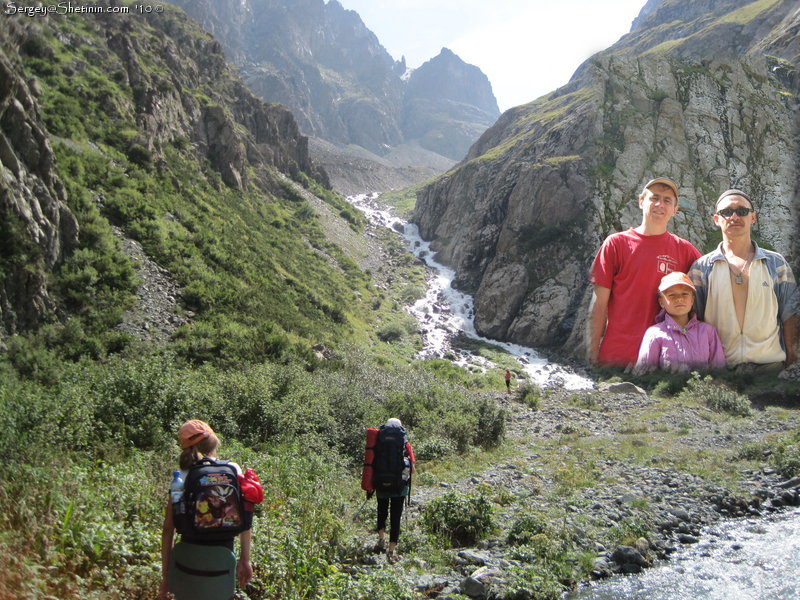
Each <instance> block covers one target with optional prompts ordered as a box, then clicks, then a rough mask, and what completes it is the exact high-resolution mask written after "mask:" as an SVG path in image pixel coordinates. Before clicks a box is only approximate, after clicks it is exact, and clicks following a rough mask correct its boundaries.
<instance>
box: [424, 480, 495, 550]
mask: <svg viewBox="0 0 800 600" xmlns="http://www.w3.org/2000/svg"><path fill="white" fill-rule="evenodd" d="M421 523H422V526H423V528H424V529H425V530H426V531H427V532H428V533H430V534H432V535H435V536H437V537H439V538H441V539H442V540H444V541H445V542H446V543H447V544H449V545H450V546H453V547H458V546H469V545H472V544H474V543H475V542H476V541H478V540H479V539H481V538H482V537H483V536H484V535H486V534H487V533H489V531H491V530H492V528H493V527H494V518H493V514H492V504H491V502H489V500H487V499H486V498H485V497H484V496H473V495H468V494H461V493H459V492H448V493H447V494H445V495H444V496H441V497H440V498H436V499H434V500H431V501H430V502H429V503H428V504H427V505H426V506H425V508H424V509H423V511H422V519H421Z"/></svg>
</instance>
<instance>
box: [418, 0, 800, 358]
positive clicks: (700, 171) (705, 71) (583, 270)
mask: <svg viewBox="0 0 800 600" xmlns="http://www.w3.org/2000/svg"><path fill="white" fill-rule="evenodd" d="M796 8H797V7H796V4H795V3H792V2H788V1H775V2H767V3H763V2H761V3H749V4H747V5H745V6H742V2H738V1H733V0H730V1H719V0H714V1H712V0H707V1H701V2H689V1H670V2H660V3H659V2H648V4H647V6H646V7H645V9H643V11H642V14H641V15H640V17H639V19H637V21H635V23H634V29H633V31H632V32H631V33H630V34H628V35H627V36H625V37H623V38H622V39H621V40H620V41H619V42H618V43H617V44H615V45H614V46H612V47H611V48H609V49H608V50H606V51H604V52H601V53H599V54H597V55H595V56H593V57H592V58H591V59H589V60H588V61H587V62H586V63H584V64H583V65H582V66H581V67H580V68H579V69H578V71H577V72H576V73H575V75H574V76H573V78H572V80H571V81H570V82H569V84H568V85H566V86H565V87H563V88H561V89H559V90H557V91H555V92H553V93H551V94H549V95H547V96H544V97H542V98H539V99H537V100H535V101H534V102H531V103H530V104H527V105H524V106H520V107H516V108H514V109H512V110H510V111H508V112H506V113H505V114H503V115H502V116H501V117H500V119H499V120H498V122H497V123H496V124H495V125H494V126H493V127H492V128H490V129H489V130H488V131H486V132H485V133H484V134H483V136H481V138H480V139H479V140H478V141H477V142H476V143H475V144H474V145H473V147H472V148H471V149H470V151H469V154H468V155H467V157H466V158H465V160H464V161H462V162H461V163H460V164H459V165H458V166H457V167H456V168H455V169H453V170H452V171H450V172H449V173H448V174H446V175H444V176H442V177H441V178H440V179H438V180H437V181H435V182H434V183H432V184H431V185H429V186H427V187H426V188H424V189H423V190H422V192H421V193H420V194H419V199H418V203H417V208H416V212H415V215H414V217H413V220H414V221H415V222H417V223H418V224H419V227H420V231H421V233H422V235H423V237H425V238H426V239H432V240H433V241H434V243H433V245H432V248H433V249H434V250H435V251H437V252H438V260H440V261H442V262H444V263H445V264H448V265H450V266H451V267H453V268H455V269H456V271H457V277H458V281H457V282H456V283H457V285H459V286H460V287H462V288H464V289H466V290H468V291H470V292H472V293H474V295H475V301H476V303H475V308H476V317H475V322H476V326H477V328H478V330H479V331H480V332H481V333H482V334H484V335H488V336H490V337H494V338H498V339H503V340H508V341H513V342H517V343H521V344H525V345H530V346H535V347H540V348H547V349H550V350H552V351H555V352H559V353H562V354H565V355H570V356H572V357H582V354H583V350H582V344H583V331H584V324H585V316H586V311H587V307H588V300H589V298H590V286H589V279H588V270H589V266H590V264H591V260H592V258H593V255H594V252H595V250H596V248H597V247H598V245H599V244H600V242H601V241H602V239H603V238H604V237H605V236H606V235H608V234H610V233H612V232H614V231H619V230H622V229H625V228H627V227H630V226H635V225H638V223H639V222H640V220H641V213H640V211H639V210H638V206H637V204H636V201H635V199H636V197H637V195H638V193H639V192H640V191H641V187H642V185H643V184H644V182H646V181H647V180H648V179H649V178H650V177H652V176H655V175H667V176H670V177H672V178H673V179H675V180H676V181H677V182H678V183H679V185H680V187H681V198H680V204H681V212H680V213H679V214H678V215H677V216H676V218H675V219H674V220H673V225H672V226H671V228H672V230H673V231H675V232H676V233H678V234H679V235H681V236H683V237H686V238H688V239H689V240H690V241H692V242H693V243H694V244H695V245H696V246H697V247H698V248H700V249H701V250H702V251H708V250H709V249H710V248H711V247H713V246H714V245H715V244H716V243H717V241H718V239H719V235H718V233H715V231H714V226H713V222H712V220H711V215H712V212H713V201H714V200H715V199H716V197H717V195H718V194H719V192H720V191H722V190H724V189H726V188H729V187H733V186H735V187H740V188H744V189H746V190H748V191H749V192H750V193H751V194H752V195H753V196H754V197H755V198H757V199H758V206H757V209H758V214H759V225H758V227H757V229H756V231H755V235H756V237H757V238H758V239H759V241H760V242H762V243H764V244H766V245H768V246H771V247H773V248H775V249H776V250H778V251H780V252H782V253H784V254H785V255H786V256H787V257H789V258H790V259H791V260H792V262H793V264H794V265H795V266H797V258H798V251H797V250H798V249H797V247H796V241H795V240H796V239H797V216H798V215H797V199H798V193H799V191H800V188H799V182H798V175H799V172H798V168H797V165H798V158H800V156H798V154H799V153H800V146H798V129H799V127H798V126H799V125H800V122H799V121H798V114H800V112H798V106H800V77H799V76H798V73H800V71H799V70H798V68H799V67H800V42H798V36H797V31H798V28H800V13H798V11H797V10H796Z"/></svg>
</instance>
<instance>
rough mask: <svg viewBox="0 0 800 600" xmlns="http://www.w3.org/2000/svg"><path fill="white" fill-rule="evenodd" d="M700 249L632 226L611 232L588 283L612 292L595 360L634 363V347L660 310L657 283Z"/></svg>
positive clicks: (671, 236) (684, 267)
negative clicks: (606, 320) (643, 231)
mask: <svg viewBox="0 0 800 600" xmlns="http://www.w3.org/2000/svg"><path fill="white" fill-rule="evenodd" d="M698 258H700V252H698V250H697V248H695V247H694V246H693V245H692V244H691V243H690V242H688V241H686V240H684V239H682V238H679V237H678V236H677V235H675V234H672V233H670V232H666V233H662V234H660V235H642V234H641V233H638V232H637V231H636V230H635V229H633V228H631V229H628V230H627V231H621V232H619V233H612V234H611V235H610V236H608V237H607V238H606V240H605V241H604V242H603V245H602V246H600V250H598V251H597V256H595V259H594V264H593V265H592V283H593V284H594V285H600V286H602V287H605V288H608V289H610V290H611V296H610V297H609V299H608V322H607V324H606V331H605V334H604V335H603V341H602V342H601V344H600V358H599V360H600V363H601V364H604V365H614V366H626V365H629V364H633V363H635V362H636V357H637V356H638V354H639V345H640V344H641V342H642V337H643V336H644V332H645V331H646V330H647V328H648V327H649V326H650V325H652V324H653V321H654V319H655V316H656V314H657V313H658V311H659V306H658V299H657V297H656V295H657V292H658V284H659V283H660V282H661V278H662V277H664V275H666V274H667V273H671V272H672V271H682V272H684V273H686V272H687V271H688V270H689V267H691V266H692V263H693V262H694V261H695V260H697V259H698Z"/></svg>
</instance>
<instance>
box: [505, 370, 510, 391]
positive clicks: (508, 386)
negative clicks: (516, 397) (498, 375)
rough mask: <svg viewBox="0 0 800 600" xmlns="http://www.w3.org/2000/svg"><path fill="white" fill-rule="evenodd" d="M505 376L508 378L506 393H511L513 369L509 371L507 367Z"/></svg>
mask: <svg viewBox="0 0 800 600" xmlns="http://www.w3.org/2000/svg"><path fill="white" fill-rule="evenodd" d="M505 378H506V393H507V394H510V393H511V371H509V370H508V369H506V375H505Z"/></svg>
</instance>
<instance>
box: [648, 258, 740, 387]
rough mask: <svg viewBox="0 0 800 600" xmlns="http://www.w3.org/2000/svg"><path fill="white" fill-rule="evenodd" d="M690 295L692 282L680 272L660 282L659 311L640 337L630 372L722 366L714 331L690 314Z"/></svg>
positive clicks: (723, 361) (720, 353) (692, 294)
mask: <svg viewBox="0 0 800 600" xmlns="http://www.w3.org/2000/svg"><path fill="white" fill-rule="evenodd" d="M694 292H695V287H694V284H693V283H692V280H691V279H689V277H688V276H687V275H686V274H685V273H681V272H680V271H673V272H672V273H669V274H668V275H665V276H664V277H663V278H662V279H661V283H660V284H659V286H658V303H659V304H660V305H661V309H662V310H661V312H660V313H658V315H656V319H655V320H656V323H655V325H652V326H650V327H649V328H648V329H647V331H646V332H645V334H644V338H642V344H641V346H640V347H639V358H638V359H637V361H636V366H635V367H634V373H645V372H647V371H653V370H656V369H661V370H662V371H669V372H672V373H677V372H679V371H689V370H692V369H700V370H702V369H721V368H723V367H724V366H725V351H724V349H723V347H722V341H721V340H720V339H719V335H718V334H717V330H716V329H714V327H713V325H710V324H709V323H704V322H702V321H698V320H697V317H696V316H695V315H694V311H693V310H692V307H693V305H694Z"/></svg>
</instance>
